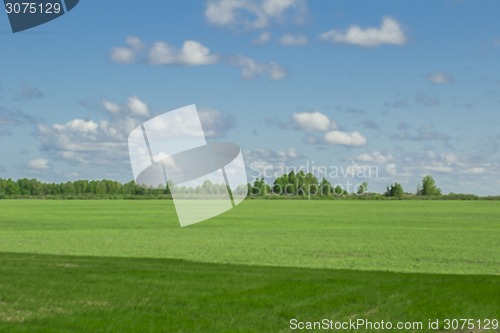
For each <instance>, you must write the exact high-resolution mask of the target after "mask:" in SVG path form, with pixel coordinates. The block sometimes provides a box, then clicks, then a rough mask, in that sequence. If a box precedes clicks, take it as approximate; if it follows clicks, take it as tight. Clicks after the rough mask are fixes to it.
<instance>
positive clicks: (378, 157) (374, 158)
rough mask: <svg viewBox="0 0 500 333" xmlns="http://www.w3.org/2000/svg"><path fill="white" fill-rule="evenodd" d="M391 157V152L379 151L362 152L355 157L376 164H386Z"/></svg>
mask: <svg viewBox="0 0 500 333" xmlns="http://www.w3.org/2000/svg"><path fill="white" fill-rule="evenodd" d="M393 159H394V157H392V155H391V154H383V153H381V152H379V151H374V152H372V153H364V154H361V155H358V157H356V160H358V161H363V162H368V163H376V164H386V163H388V162H390V161H392V160H393Z"/></svg>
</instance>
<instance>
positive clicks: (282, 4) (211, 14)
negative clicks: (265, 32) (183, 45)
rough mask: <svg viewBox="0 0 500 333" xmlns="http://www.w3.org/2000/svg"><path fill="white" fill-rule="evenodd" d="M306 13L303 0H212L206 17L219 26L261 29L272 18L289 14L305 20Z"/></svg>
mask: <svg viewBox="0 0 500 333" xmlns="http://www.w3.org/2000/svg"><path fill="white" fill-rule="evenodd" d="M306 13H307V9H306V6H305V2H304V1H303V0H258V1H252V0H211V1H209V2H208V4H207V7H206V9H205V18H206V19H207V21H208V23H210V24H214V25H218V26H233V27H242V28H244V29H261V28H265V27H266V26H268V25H269V22H270V21H271V20H272V19H275V20H276V19H281V20H282V19H283V18H284V17H285V15H287V14H292V15H293V16H294V17H295V20H296V21H303V20H304V15H305V14H306Z"/></svg>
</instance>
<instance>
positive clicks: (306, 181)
mask: <svg viewBox="0 0 500 333" xmlns="http://www.w3.org/2000/svg"><path fill="white" fill-rule="evenodd" d="M350 185H352V186H345V185H344V186H343V185H338V184H336V185H332V184H331V183H330V182H329V181H328V180H327V179H326V178H323V179H321V180H318V178H317V177H316V176H314V175H313V174H312V173H305V172H304V171H302V170H301V171H299V172H297V173H295V172H294V171H291V172H290V173H288V174H286V173H285V174H283V175H281V176H279V177H278V178H276V179H275V180H274V182H272V183H271V184H268V183H267V182H266V180H265V179H264V178H257V179H255V181H254V182H253V183H249V184H247V186H240V187H239V188H238V189H236V190H237V191H239V192H240V193H245V192H244V191H247V194H248V195H249V196H250V197H251V198H292V199H304V198H306V199H329V198H331V199H337V198H339V199H340V198H343V199H374V200H376V199H462V200H475V199H494V200H500V196H496V197H479V196H477V195H474V194H456V193H450V194H447V195H443V194H442V193H441V190H440V188H439V187H438V186H437V185H436V182H435V180H434V178H433V177H432V176H425V177H424V178H423V179H422V181H421V183H420V184H419V185H418V187H417V190H416V191H415V192H413V193H410V192H406V191H405V190H404V189H403V186H402V185H401V184H400V183H393V184H391V185H389V186H387V189H386V191H385V192H384V193H375V192H370V191H369V190H368V183H367V182H362V183H359V184H355V185H354V184H350ZM176 191H177V192H176V193H179V194H223V193H226V191H227V188H226V186H225V184H214V183H212V182H210V181H209V180H206V181H205V182H204V183H203V184H201V185H199V186H197V187H192V188H188V187H186V188H184V187H180V188H176ZM12 198H14V199H15V198H63V199H104V198H107V199H169V198H171V191H170V188H169V186H168V185H167V186H158V187H156V188H153V187H144V186H140V185H139V184H137V183H136V182H134V181H130V182H127V183H120V182H118V181H114V180H106V179H104V180H77V181H68V182H62V183H45V182H41V181H39V180H37V179H27V178H23V179H18V180H12V179H1V178H0V199H12Z"/></svg>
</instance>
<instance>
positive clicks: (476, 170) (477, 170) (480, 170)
mask: <svg viewBox="0 0 500 333" xmlns="http://www.w3.org/2000/svg"><path fill="white" fill-rule="evenodd" d="M466 173H471V174H474V175H482V174H485V173H486V169H485V168H483V167H472V168H469V169H467V170H466Z"/></svg>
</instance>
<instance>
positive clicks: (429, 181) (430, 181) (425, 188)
mask: <svg viewBox="0 0 500 333" xmlns="http://www.w3.org/2000/svg"><path fill="white" fill-rule="evenodd" d="M422 195H433V196H437V195H441V189H440V188H439V187H437V185H436V182H435V181H434V178H432V176H425V177H424V179H423V180H422Z"/></svg>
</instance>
